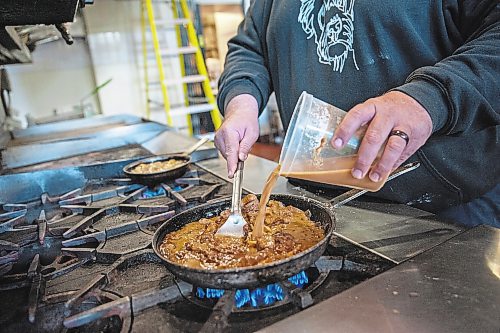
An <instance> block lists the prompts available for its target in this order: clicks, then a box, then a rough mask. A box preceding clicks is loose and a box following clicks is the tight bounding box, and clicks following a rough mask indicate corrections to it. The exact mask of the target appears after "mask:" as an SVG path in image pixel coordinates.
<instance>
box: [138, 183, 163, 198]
mask: <svg viewBox="0 0 500 333" xmlns="http://www.w3.org/2000/svg"><path fill="white" fill-rule="evenodd" d="M166 195H167V192H166V191H165V189H164V188H163V187H161V186H156V187H155V188H153V189H151V188H147V189H145V190H144V191H143V192H142V193H141V196H140V197H139V199H151V198H156V197H164V196H166Z"/></svg>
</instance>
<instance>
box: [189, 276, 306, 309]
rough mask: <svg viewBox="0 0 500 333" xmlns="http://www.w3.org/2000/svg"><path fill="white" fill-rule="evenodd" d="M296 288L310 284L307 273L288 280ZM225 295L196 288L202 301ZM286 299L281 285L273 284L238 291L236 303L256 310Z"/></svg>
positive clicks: (218, 291)
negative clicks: (247, 305)
mask: <svg viewBox="0 0 500 333" xmlns="http://www.w3.org/2000/svg"><path fill="white" fill-rule="evenodd" d="M288 281H290V282H291V283H292V284H293V285H294V286H296V287H298V288H302V287H304V285H306V284H307V283H308V282H309V279H308V278H307V274H306V272H305V271H302V272H300V273H299V274H296V275H294V276H292V277H290V278H288ZM222 295H224V290H223V289H212V288H206V289H204V288H200V287H197V288H196V296H197V297H198V298H200V299H203V298H221V297H222ZM284 298H285V292H284V291H283V287H282V286H281V284H280V283H273V284H270V285H267V286H266V287H263V288H256V289H253V290H249V289H238V290H236V292H235V294H234V302H235V305H236V307H237V308H238V309H239V308H242V307H243V306H245V305H246V304H250V305H251V306H252V307H254V308H258V307H266V306H269V305H273V304H274V303H275V302H276V301H282V300H283V299H284Z"/></svg>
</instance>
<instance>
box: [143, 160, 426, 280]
mask: <svg viewBox="0 0 500 333" xmlns="http://www.w3.org/2000/svg"><path fill="white" fill-rule="evenodd" d="M418 167H419V164H418V163H410V164H407V165H404V166H402V167H400V168H398V169H397V170H395V171H394V172H393V173H392V174H391V175H390V177H389V179H394V178H396V177H398V176H401V175H403V174H405V173H407V172H410V171H412V170H415V169H416V168H418ZM363 193H366V190H358V189H355V190H351V191H349V192H347V193H345V194H343V195H340V196H338V197H335V198H333V199H332V200H331V205H329V204H324V203H321V202H319V201H317V200H314V199H310V198H306V197H300V196H295V195H289V194H274V195H271V200H278V201H281V202H282V203H283V204H285V205H292V206H294V207H297V208H299V209H301V210H304V211H306V210H309V211H310V212H311V220H313V221H314V222H317V223H319V224H320V225H321V227H322V228H323V229H324V230H325V238H324V239H322V240H321V241H320V242H318V243H317V244H316V245H315V246H313V247H311V248H309V249H307V250H306V251H304V252H301V253H298V254H296V255H294V256H292V257H290V258H287V259H283V260H279V261H276V262H273V263H269V264H266V265H262V266H256V267H248V268H246V267H241V268H232V269H222V270H206V269H195V268H190V267H185V266H182V265H179V264H177V263H173V262H171V261H169V260H168V259H166V258H164V257H163V256H162V255H161V253H160V251H159V248H160V245H161V242H162V241H163V239H164V238H165V235H166V234H168V233H171V232H173V231H176V230H179V229H181V228H182V227H183V226H184V225H186V224H188V223H190V222H194V221H198V220H199V219H201V218H210V217H213V216H216V215H219V214H220V213H221V212H222V211H223V210H225V209H228V208H229V207H230V205H231V200H230V199H223V200H220V201H216V202H214V203H210V204H205V205H202V206H198V207H195V208H192V209H189V210H187V211H184V212H182V213H180V214H179V215H177V216H175V217H173V218H171V219H170V220H168V221H166V222H165V223H164V224H163V225H162V226H161V227H159V228H158V230H156V232H155V235H154V237H153V250H154V251H155V253H156V254H157V255H158V256H159V257H160V258H161V259H162V261H163V263H165V264H166V265H167V267H168V269H169V270H170V271H171V272H172V273H173V274H174V275H176V276H177V277H179V278H181V279H182V280H185V281H188V282H191V283H192V284H194V285H196V286H199V287H207V288H218V289H245V288H253V287H258V286H262V285H266V284H270V283H274V282H277V281H282V280H284V279H286V278H288V277H291V276H293V275H295V274H297V273H299V272H301V271H302V270H304V269H306V268H307V267H309V266H310V265H311V264H313V263H314V262H315V261H316V260H317V259H318V258H319V257H320V256H321V254H322V253H323V252H324V251H325V248H326V246H327V244H328V243H329V241H330V238H331V236H332V233H333V230H334V229H335V216H334V207H335V208H336V207H340V206H341V205H343V204H346V203H348V202H349V201H351V200H353V199H355V198H357V197H359V196H360V195H362V194H363ZM332 205H334V206H332Z"/></svg>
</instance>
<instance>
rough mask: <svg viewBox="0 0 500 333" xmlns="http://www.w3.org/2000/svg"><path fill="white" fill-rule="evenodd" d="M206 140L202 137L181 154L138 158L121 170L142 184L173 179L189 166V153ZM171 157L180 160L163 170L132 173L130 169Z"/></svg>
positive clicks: (206, 139)
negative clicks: (170, 167)
mask: <svg viewBox="0 0 500 333" xmlns="http://www.w3.org/2000/svg"><path fill="white" fill-rule="evenodd" d="M207 141H208V138H204V139H201V140H199V141H198V142H197V143H196V144H195V145H193V146H192V147H190V148H189V149H188V150H186V151H185V152H184V153H183V154H168V155H160V156H153V157H148V158H144V159H142V160H138V161H135V162H132V163H130V164H127V165H126V166H125V167H124V168H123V172H124V173H125V174H126V175H127V176H128V177H129V178H130V179H132V181H133V182H134V183H138V184H144V185H156V184H159V183H161V182H164V181H167V180H170V179H175V178H179V177H181V176H182V175H183V174H185V173H186V171H187V170H188V167H189V163H191V156H189V155H191V154H192V153H193V152H194V151H195V150H197V149H198V148H200V147H201V146H202V145H203V144H205V143H206V142H207ZM171 159H176V160H178V161H182V163H179V165H178V166H176V167H175V168H172V169H168V170H165V171H159V172H152V173H133V172H131V170H132V169H133V168H135V167H136V166H138V165H139V164H143V163H153V162H158V161H162V162H164V161H168V160H171Z"/></svg>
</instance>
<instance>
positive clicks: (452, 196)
mask: <svg viewBox="0 0 500 333" xmlns="http://www.w3.org/2000/svg"><path fill="white" fill-rule="evenodd" d="M228 46H229V51H228V54H227V57H226V64H225V69H224V72H223V74H222V76H221V79H220V82H219V95H218V103H219V107H220V109H221V111H223V113H224V115H225V119H224V122H223V124H222V126H221V128H220V129H219V131H218V132H217V134H216V140H215V142H216V145H217V147H218V148H219V150H220V151H221V153H222V155H223V156H224V157H225V158H226V159H227V164H228V173H229V176H232V174H233V173H234V171H235V169H236V163H237V160H238V159H241V160H245V159H246V157H247V155H248V152H249V151H250V148H251V146H252V145H253V144H254V143H255V141H256V140H257V138H258V134H259V133H258V131H259V129H258V121H257V118H258V115H259V112H260V111H262V109H263V108H264V107H265V105H266V102H267V100H268V98H269V95H270V94H271V92H273V91H274V92H275V93H276V98H277V102H278V106H279V110H280V114H281V118H282V121H283V124H284V127H285V128H287V126H288V124H289V121H290V118H291V115H292V112H293V108H294V105H295V103H296V102H297V99H298V97H299V95H300V93H301V92H302V91H307V92H309V93H311V94H313V95H314V96H315V97H317V98H319V99H321V100H324V101H326V102H328V103H330V104H333V105H335V106H338V107H340V108H342V109H344V110H349V112H348V115H347V116H346V118H345V119H344V121H343V122H342V124H341V125H340V127H339V129H338V130H337V131H336V133H335V135H334V137H333V139H332V142H331V144H332V145H333V146H334V147H339V148H340V147H343V145H344V144H345V143H346V142H347V141H348V140H349V138H350V137H351V135H352V134H353V133H354V131H356V129H358V128H359V127H360V126H362V125H364V124H368V129H367V132H366V135H365V137H364V139H363V141H362V144H361V147H360V150H359V158H358V160H357V162H356V165H355V166H354V168H353V170H352V175H353V177H355V178H363V177H365V176H367V177H369V178H370V179H371V180H372V181H374V182H377V181H379V180H380V179H382V178H384V176H386V175H387V174H388V173H390V172H391V171H392V170H393V169H394V168H396V167H397V166H399V165H400V164H402V163H403V162H405V161H419V162H420V163H421V164H422V167H420V168H418V169H417V170H416V171H414V172H413V173H411V174H409V175H407V176H405V177H401V178H399V179H397V180H394V181H392V182H391V183H390V184H388V185H387V186H385V187H384V188H383V189H382V190H380V191H379V192H377V195H378V196H379V197H382V198H386V199H390V200H395V201H398V202H401V203H407V204H413V205H415V206H416V207H418V208H421V209H424V210H428V211H431V212H435V213H439V212H443V211H446V210H449V209H452V208H451V207H457V206H460V207H463V205H464V204H466V205H467V203H470V202H473V203H474V202H476V201H477V200H480V202H481V208H479V209H478V208H473V210H479V216H483V217H484V219H483V221H482V222H486V223H488V221H490V220H491V216H496V217H495V220H494V221H492V222H491V221H490V222H491V223H490V224H495V223H498V215H499V214H498V213H499V200H500V199H499V194H498V193H499V186H498V179H499V170H498V164H499V158H498V157H499V156H500V149H499V145H498V141H499V134H500V132H499V128H500V126H499V125H500V115H499V111H500V5H499V4H498V1H496V0H482V1H478V0H440V1H432V0H425V1H413V0H390V1H378V2H369V1H362V0H256V1H254V3H253V4H252V5H251V7H250V9H249V12H248V13H247V15H246V17H245V20H244V21H243V22H242V24H241V25H240V27H239V30H238V34H237V35H236V36H235V37H234V38H232V39H231V40H230V42H229V43H228ZM384 144H385V146H384V147H382V146H383V145H384ZM381 148H383V154H382V157H381V158H380V160H379V161H378V162H377V163H376V164H375V165H374V166H373V167H372V168H370V166H371V164H372V162H373V161H374V159H375V157H376V155H377V152H378V151H379V150H380V149H381ZM485 200H486V201H485ZM484 202H487V204H486V208H485V206H484ZM468 205H470V204H468ZM474 207H476V206H474ZM492 214H493V215H492ZM469 219H470V218H469ZM476 222H478V221H476ZM476 222H475V223H476Z"/></svg>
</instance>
